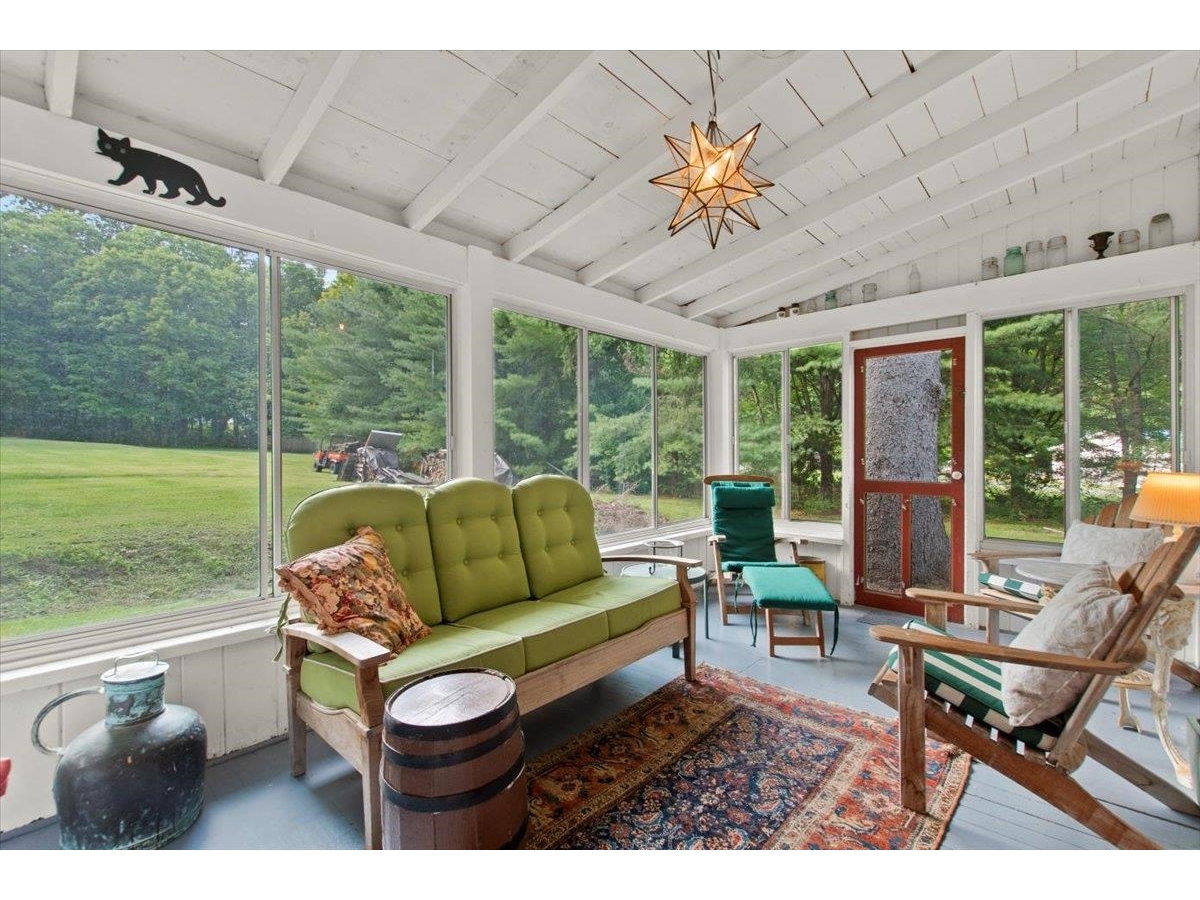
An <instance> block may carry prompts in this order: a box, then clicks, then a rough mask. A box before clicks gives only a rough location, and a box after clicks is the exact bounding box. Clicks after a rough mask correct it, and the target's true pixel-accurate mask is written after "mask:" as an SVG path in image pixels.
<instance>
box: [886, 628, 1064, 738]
mask: <svg viewBox="0 0 1200 900" xmlns="http://www.w3.org/2000/svg"><path fill="white" fill-rule="evenodd" d="M904 627H905V628H911V629H913V630H914V631H923V632H925V633H927V634H949V632H947V631H943V630H942V629H940V628H935V627H934V626H932V625H930V624H929V623H928V622H925V621H923V620H921V619H913V620H911V621H909V622H907V623H906V624H905V625H904ZM899 659H900V651H899V650H898V649H897V648H896V647H893V648H892V651H891V653H889V654H888V659H887V661H888V665H889V666H890V667H891V669H892V671H899V666H900V663H899ZM925 690H926V691H927V692H928V693H930V694H932V695H934V696H935V697H939V698H940V699H942V700H945V701H946V702H947V703H949V704H950V705H951V706H956V707H958V708H959V709H961V710H962V711H963V712H965V713H969V714H970V715H972V716H973V717H975V718H976V719H978V720H979V721H981V722H983V723H984V724H986V725H990V726H991V727H993V728H995V729H996V730H997V731H1002V732H1004V733H1005V734H1009V735H1012V736H1013V737H1014V738H1016V739H1017V740H1019V741H1023V742H1024V743H1026V744H1028V745H1029V746H1031V747H1036V748H1038V749H1039V750H1049V749H1050V748H1051V747H1053V746H1054V744H1055V742H1056V741H1057V739H1058V736H1059V735H1060V734H1062V729H1063V724H1064V720H1063V719H1062V718H1061V717H1059V716H1055V717H1053V718H1050V719H1047V720H1046V721H1044V722H1039V723H1038V724H1036V725H1027V726H1016V725H1013V724H1011V723H1010V722H1009V720H1008V713H1007V712H1005V711H1004V703H1003V702H1002V701H1001V699H1000V664H999V663H997V662H992V661H991V660H990V659H977V658H975V657H973V656H959V655H957V654H953V653H942V652H940V651H937V650H926V651H925Z"/></svg>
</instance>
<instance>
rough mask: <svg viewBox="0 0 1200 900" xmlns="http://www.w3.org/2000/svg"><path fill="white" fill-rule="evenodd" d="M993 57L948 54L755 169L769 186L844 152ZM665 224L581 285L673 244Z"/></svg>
mask: <svg viewBox="0 0 1200 900" xmlns="http://www.w3.org/2000/svg"><path fill="white" fill-rule="evenodd" d="M995 55H996V53H995V52H991V51H979V50H945V51H942V52H941V53H939V54H938V55H937V56H935V57H934V58H933V59H931V60H930V61H929V62H927V63H923V64H922V65H921V68H920V69H918V70H917V71H916V72H914V73H912V74H910V75H908V76H905V77H903V78H900V79H899V80H898V81H896V82H894V83H893V84H890V85H888V87H887V88H886V89H884V90H883V91H881V92H880V93H878V94H876V95H875V96H874V97H869V98H867V99H866V100H864V101H862V102H861V103H858V104H855V105H854V106H852V107H850V109H848V110H846V111H845V112H843V113H840V114H839V115H837V116H835V117H834V118H832V119H830V120H829V121H828V122H827V123H825V125H824V127H822V128H816V129H813V130H812V131H809V132H807V133H805V134H804V135H803V136H802V137H800V139H799V140H797V141H796V142H795V143H794V144H792V145H791V146H790V147H785V148H784V149H782V150H780V151H779V152H778V153H776V154H774V155H773V156H770V157H768V158H767V159H765V160H763V161H762V162H760V163H758V164H756V165H755V166H754V171H755V172H756V173H757V174H759V175H761V176H763V177H764V178H767V179H769V180H771V181H774V182H776V183H778V181H779V179H780V178H782V177H784V176H785V175H787V174H789V173H790V172H793V171H795V170H796V169H798V168H800V166H802V165H804V163H806V162H808V161H809V160H811V159H814V158H815V157H818V156H820V155H821V154H822V153H827V152H828V151H830V150H834V149H836V148H837V147H840V146H841V145H842V144H844V143H846V142H847V141H849V140H851V139H853V138H855V137H857V136H858V135H860V134H862V133H863V132H864V131H866V130H867V129H869V128H870V127H871V126H873V125H878V124H879V123H880V122H882V121H883V120H885V119H887V118H888V117H889V116H891V115H893V114H894V113H897V112H899V111H900V110H902V109H904V108H905V107H907V106H911V105H912V104H913V103H916V102H917V101H918V100H920V99H921V98H922V97H924V96H925V95H926V94H928V93H929V92H930V91H933V90H935V89H936V88H938V87H940V86H941V85H943V84H946V83H947V82H949V81H952V80H954V79H955V78H958V77H959V76H962V75H965V74H966V73H967V72H970V71H971V70H972V69H975V68H977V67H978V66H980V65H982V64H983V63H985V62H986V61H987V60H989V59H991V58H992V57H993V56H995ZM670 236H671V235H670V232H669V231H668V230H667V226H666V223H665V222H664V223H663V224H661V225H657V226H655V227H654V228H652V229H651V230H650V231H647V232H645V233H644V234H640V235H638V236H637V237H635V238H633V239H632V240H630V241H627V242H626V243H624V244H622V245H621V246H620V247H618V248H617V249H615V250H613V251H612V252H611V253H607V254H605V255H604V256H603V257H601V258H600V259H597V260H596V261H595V262H593V263H589V264H588V265H586V266H584V267H583V268H582V269H580V270H579V276H578V278H579V281H581V282H582V283H583V284H586V285H596V284H599V283H600V282H601V281H604V280H605V279H606V278H612V276H614V275H616V274H618V273H619V272H622V271H624V270H625V269H627V268H628V267H629V266H631V265H633V264H634V263H636V262H637V261H638V260H640V259H642V258H643V257H645V256H647V255H648V254H650V253H653V252H654V251H655V250H656V249H658V248H659V247H661V246H662V245H663V244H664V243H666V241H667V240H668V239H669V238H670Z"/></svg>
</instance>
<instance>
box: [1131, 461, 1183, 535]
mask: <svg viewBox="0 0 1200 900" xmlns="http://www.w3.org/2000/svg"><path fill="white" fill-rule="evenodd" d="M1129 518H1131V519H1133V520H1134V521H1136V522H1154V523H1156V524H1159V525H1200V473H1197V472H1147V473H1146V480H1145V481H1143V482H1142V489H1141V492H1140V493H1139V494H1138V498H1137V502H1136V503H1134V504H1133V509H1131V510H1130V511H1129Z"/></svg>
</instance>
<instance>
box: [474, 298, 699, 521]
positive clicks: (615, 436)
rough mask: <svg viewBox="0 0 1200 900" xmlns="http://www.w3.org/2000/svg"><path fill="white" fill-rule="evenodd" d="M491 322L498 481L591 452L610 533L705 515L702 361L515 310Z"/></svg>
mask: <svg viewBox="0 0 1200 900" xmlns="http://www.w3.org/2000/svg"><path fill="white" fill-rule="evenodd" d="M493 326H494V327H493V331H494V346H495V353H494V357H495V388H494V399H495V415H496V453H497V455H498V456H499V459H497V461H496V465H497V476H496V477H497V478H498V479H499V480H501V481H505V482H506V483H513V482H515V481H518V480H520V479H522V478H528V477H529V476H531V475H537V474H541V473H545V472H557V473H559V474H563V475H568V476H570V477H572V478H578V477H580V475H579V472H580V464H581V462H583V461H585V460H586V463H587V467H586V468H587V473H588V474H587V478H586V481H587V483H588V487H589V489H590V491H591V494H592V499H593V502H594V504H595V508H596V530H597V532H598V533H600V534H616V533H619V532H626V531H635V530H638V529H643V528H650V527H655V526H661V525H667V524H674V523H679V522H684V521H689V520H693V519H699V518H701V517H702V516H703V515H704V500H703V492H702V490H701V487H702V479H703V477H704V476H703V473H704V359H703V357H700V356H695V355H693V354H690V353H684V352H682V351H679V350H670V349H664V348H660V347H654V346H651V345H650V344H643V343H639V342H637V341H631V340H626V339H623V338H617V337H613V336H611V335H607V334H601V333H598V332H586V331H584V330H582V329H579V328H572V327H570V326H567V325H560V324H558V323H557V322H550V321H547V320H545V319H539V318H535V317H533V316H527V315H523V314H520V313H514V312H509V311H507V310H496V312H495V313H494V314H493ZM583 372H586V373H587V382H586V388H587V407H586V412H587V421H586V428H584V427H581V426H582V425H583V424H584V423H583V422H581V421H580V419H581V410H580V408H579V394H580V389H581V387H582V385H580V383H579V378H580V373H583ZM581 436H586V437H585V438H584V439H583V440H582V441H581Z"/></svg>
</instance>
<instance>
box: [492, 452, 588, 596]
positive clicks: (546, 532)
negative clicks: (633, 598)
mask: <svg viewBox="0 0 1200 900" xmlns="http://www.w3.org/2000/svg"><path fill="white" fill-rule="evenodd" d="M512 498H513V511H514V512H515V513H516V517H517V531H518V533H519V534H520V538H521V554H522V556H523V557H524V558H525V571H526V573H527V574H528V576H529V587H530V590H531V591H532V596H534V597H538V598H541V597H546V596H548V595H550V594H553V593H554V592H555V591H561V590H563V589H565V588H569V587H572V586H574V585H577V584H580V583H581V582H586V581H588V580H590V579H593V578H599V577H600V576H601V575H603V574H604V566H603V564H602V563H601V562H600V546H599V544H597V543H596V514H595V510H594V509H593V507H592V498H591V495H590V494H588V492H587V490H586V489H585V488H584V486H583V485H582V484H580V483H579V482H578V481H576V480H575V479H573V478H567V477H566V476H565V475H535V476H534V477H532V478H526V479H525V480H524V481H522V482H521V483H520V484H518V485H516V487H514V488H513V490H512Z"/></svg>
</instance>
